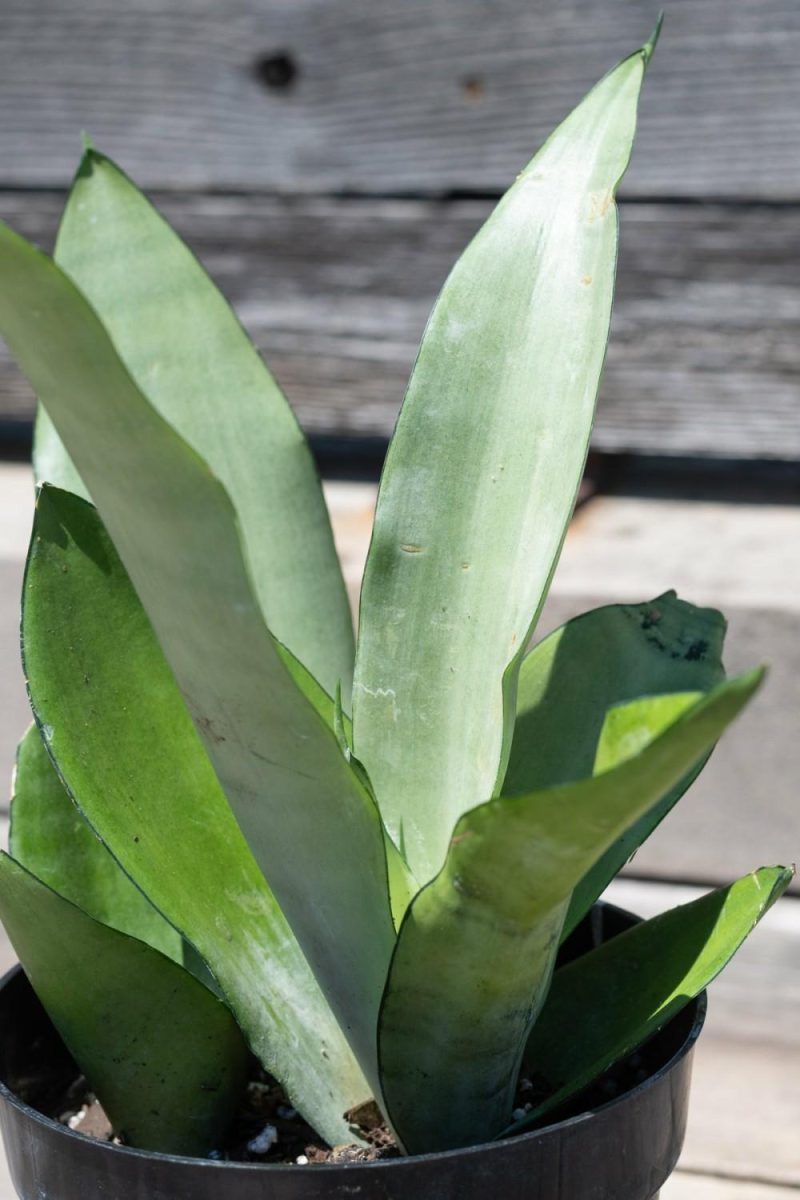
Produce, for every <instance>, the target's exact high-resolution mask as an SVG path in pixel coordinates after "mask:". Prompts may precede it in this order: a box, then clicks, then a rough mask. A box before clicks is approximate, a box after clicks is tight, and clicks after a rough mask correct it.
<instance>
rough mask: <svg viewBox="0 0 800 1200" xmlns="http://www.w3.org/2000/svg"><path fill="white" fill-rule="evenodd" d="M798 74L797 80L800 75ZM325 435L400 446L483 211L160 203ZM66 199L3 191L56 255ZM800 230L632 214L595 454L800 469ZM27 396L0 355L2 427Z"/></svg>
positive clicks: (651, 212) (16, 215)
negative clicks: (418, 362)
mask: <svg viewBox="0 0 800 1200" xmlns="http://www.w3.org/2000/svg"><path fill="white" fill-rule="evenodd" d="M798 74H800V73H798ZM157 199H158V201H159V203H160V205H161V207H162V208H163V211H164V213H165V215H166V216H167V217H168V218H169V219H170V220H171V221H172V222H173V223H174V224H175V226H176V227H177V228H178V230H179V231H180V232H181V233H182V234H183V235H184V236H185V237H186V238H187V240H188V241H189V242H190V244H191V245H192V246H193V247H194V248H195V249H196V251H197V253H198V254H199V255H200V257H201V259H202V260H203V262H204V263H205V264H206V266H207V268H208V269H209V271H210V272H211V274H212V275H213V276H214V278H215V279H216V280H217V281H218V282H219V284H220V285H221V287H222V288H223V290H224V291H225V292H226V294H227V295H228V297H229V298H230V299H231V300H232V301H233V303H234V304H235V305H236V308H237V310H238V312H239V314H240V316H241V318H242V320H243V322H244V324H245V325H246V326H247V328H248V329H249V331H250V332H251V334H252V335H253V337H254V338H255V340H256V342H257V343H258V345H259V347H260V348H261V349H262V351H263V352H264V353H265V354H266V357H267V359H268V361H269V362H270V364H271V366H272V368H273V370H274V371H275V372H276V374H277V375H278V377H279V379H280V380H281V381H282V382H283V384H284V386H285V388H286V390H287V392H288V394H289V396H290V398H291V400H292V402H293V404H294V405H295V407H296V409H297V412H298V414H299V416H300V419H301V421H302V422H303V424H304V425H305V427H306V428H307V429H308V430H310V431H313V432H315V433H326V434H330V433H337V434H355V435H365V434H373V435H381V436H387V435H388V434H389V433H390V432H391V429H392V427H393V425H394V420H395V417H396V415H397V410H398V407H399V404H400V401H401V399H402V395H403V390H404V386H405V382H406V379H407V376H408V373H409V371H410V369H411V366H412V364H413V361H414V355H415V353H416V347H417V343H418V340H419V338H420V336H421V333H422V330H423V328H424V324H425V320H426V317H427V314H428V311H429V308H430V306H431V304H432V302H433V299H434V297H435V295H436V292H437V290H438V288H439V287H440V286H441V284H442V282H443V281H444V279H445V277H446V275H447V271H448V269H449V267H450V265H451V263H452V262H453V260H454V259H455V258H456V256H457V254H458V253H459V251H460V249H461V248H462V247H463V246H464V245H465V244H466V243H467V241H468V240H469V238H470V237H471V236H472V234H473V233H474V231H475V230H476V228H477V227H478V225H479V224H480V222H481V221H482V220H483V218H484V217H485V215H486V214H487V212H488V211H489V207H490V205H489V203H488V202H485V201H461V202H455V203H447V204H445V203H439V202H436V201H419V200H407V201H398V200H371V201H366V200H353V199H351V200H341V199H340V200H335V199H332V200H328V199H297V198H295V199H288V198H286V199H279V198H275V197H269V196H265V195H251V196H210V197H201V196H191V195H189V196H181V197H178V196H172V197H170V196H164V195H160V196H158V197H157ZM62 203H63V199H62V197H61V196H60V195H53V194H47V193H45V194H36V193H24V192H21V193H17V192H8V191H6V192H2V193H0V217H2V218H3V219H4V220H6V221H8V222H9V223H10V224H11V225H12V226H14V227H15V228H17V229H18V230H19V231H20V232H22V233H24V234H26V235H27V236H29V237H32V238H34V239H36V240H38V241H39V242H40V243H41V244H43V245H45V246H48V247H49V246H50V245H51V244H52V240H53V236H54V231H55V228H56V225H57V221H58V214H59V211H60V208H61V205H62ZM798 261H800V220H798V215H797V211H796V210H795V209H794V208H791V207H790V208H771V207H769V206H763V205H749V206H743V207H738V206H735V207H728V206H724V205H714V204H710V205H683V204H680V205H670V204H638V203H637V204H628V205H625V206H624V208H623V214H622V244H621V254H620V273H619V288H618V297H617V304H616V309H615V314H614V322H613V331H612V339H611V347H610V350H609V355H608V362H607V367H606V372H605V376H604V380H603V385H602V393H601V402H600V408H599V415H598V420H597V425H596V429H595V435H594V446H595V448H596V449H598V450H601V451H608V452H614V453H620V452H626V451H632V452H636V451H638V452H643V453H653V454H676V455H716V456H728V457H733V458H749V459H752V458H770V457H774V458H782V459H795V460H796V459H798V458H800V287H798V282H797V263H798ZM31 411H32V397H31V395H30V393H29V391H28V389H27V387H26V385H25V383H24V381H23V380H22V379H21V378H20V376H19V374H18V372H17V371H16V370H15V369H14V368H13V366H12V365H11V363H10V361H9V358H8V355H7V353H6V352H5V350H3V351H2V353H0V418H5V419H8V418H12V419H26V418H27V417H29V416H30V413H31Z"/></svg>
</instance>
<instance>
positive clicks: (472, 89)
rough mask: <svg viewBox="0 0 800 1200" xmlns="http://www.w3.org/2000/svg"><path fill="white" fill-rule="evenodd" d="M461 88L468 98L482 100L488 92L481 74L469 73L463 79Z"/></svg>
mask: <svg viewBox="0 0 800 1200" xmlns="http://www.w3.org/2000/svg"><path fill="white" fill-rule="evenodd" d="M461 90H462V92H463V93H464V95H465V97H466V98H467V100H482V99H483V97H484V95H485V93H486V84H485V83H484V81H483V80H482V79H481V77H480V75H467V76H465V78H464V79H462V80H461Z"/></svg>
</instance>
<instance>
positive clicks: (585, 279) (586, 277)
mask: <svg viewBox="0 0 800 1200" xmlns="http://www.w3.org/2000/svg"><path fill="white" fill-rule="evenodd" d="M591 282H592V277H591V275H583V276H582V277H581V283H583V284H585V286H586V287H588V286H589V284H590V283H591Z"/></svg>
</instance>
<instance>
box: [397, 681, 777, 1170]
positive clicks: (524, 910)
mask: <svg viewBox="0 0 800 1200" xmlns="http://www.w3.org/2000/svg"><path fill="white" fill-rule="evenodd" d="M760 680H761V673H760V672H753V673H751V674H749V675H745V676H741V677H739V678H737V679H733V680H730V681H729V682H727V683H723V684H721V685H720V686H719V687H717V688H715V689H714V690H713V691H712V692H710V693H709V695H708V696H706V697H704V698H703V699H701V700H700V701H698V702H697V703H696V704H694V705H692V706H691V707H690V708H688V709H687V708H686V705H685V697H683V696H681V695H677V696H672V697H668V698H666V700H667V703H666V704H665V705H664V706H662V710H661V714H660V716H661V720H662V722H663V725H662V726H661V727H660V728H658V729H657V731H656V736H654V738H653V740H652V741H651V742H650V743H649V744H648V745H647V746H646V747H644V748H642V749H641V750H640V752H639V753H637V754H636V755H635V756H634V757H632V758H629V759H627V760H625V761H624V762H622V763H621V764H620V765H619V766H617V767H615V768H614V769H613V770H610V771H606V772H605V773H603V774H601V775H595V776H594V777H590V778H586V779H581V780H578V781H576V782H573V783H564V784H559V785H557V786H555V787H552V788H546V789H543V790H541V791H538V792H534V793H532V794H529V795H527V796H501V797H500V798H499V799H495V800H492V801H490V802H489V803H487V804H484V805H482V806H481V807H478V808H475V809H473V810H472V811H471V812H469V813H467V814H465V816H463V817H462V818H461V820H460V821H459V822H458V824H457V825H456V828H455V832H454V835H453V837H452V839H451V843H450V850H449V852H448V855H447V860H446V862H445V866H444V868H443V870H442V871H441V872H440V874H439V875H438V876H437V877H436V879H434V880H433V882H432V883H430V884H429V885H428V886H427V887H426V888H424V889H423V890H422V891H421V892H420V893H419V895H418V896H417V897H416V898H415V899H414V901H413V902H412V904H411V906H410V908H409V910H408V913H407V914H406V918H405V920H404V922H403V925H402V927H401V929H400V934H399V938H398V944H397V949H396V951H395V955H394V958H393V960H392V966H391V972H390V976H389V982H388V984H387V989H386V993H385V996H384V1002H383V1007H382V1010H381V1020H380V1061H381V1071H382V1081H383V1094H384V1099H385V1102H386V1104H387V1108H388V1112H389V1116H390V1118H391V1120H392V1123H393V1126H394V1127H395V1129H396V1130H397V1132H398V1134H399V1136H400V1138H401V1140H402V1142H403V1144H404V1145H405V1146H406V1149H407V1150H409V1151H410V1152H412V1153H418V1152H422V1151H426V1150H442V1149H447V1148H449V1147H456V1146H466V1145H470V1144H472V1143H474V1142H481V1141H486V1140H487V1139H488V1138H490V1137H492V1136H494V1135H495V1134H497V1133H498V1132H499V1131H500V1130H501V1129H503V1128H504V1127H505V1126H506V1125H507V1124H508V1122H509V1119H510V1115H511V1111H512V1107H513V1097H514V1090H515V1087H516V1079H517V1070H518V1067H519V1063H520V1059H521V1056H522V1052H523V1049H524V1047H525V1042H526V1040H527V1038H528V1034H529V1032H530V1029H531V1027H532V1025H533V1022H534V1021H535V1019H536V1017H537V1015H538V1013H539V1011H540V1009H541V1006H542V1004H543V1003H544V1000H545V997H546V995H547V989H548V987H549V983H550V976H551V971H552V969H553V965H554V962H555V956H556V952H557V949H558V943H559V937H560V934H561V927H562V924H563V921H564V917H565V915H566V910H567V906H568V903H569V898H570V895H571V893H572V890H573V888H574V887H575V885H576V884H577V882H578V880H579V879H580V878H581V877H582V876H583V875H584V874H585V873H586V872H587V870H589V869H590V868H591V867H592V865H593V864H594V863H595V862H596V861H597V860H598V859H599V858H600V857H601V855H603V854H604V853H605V852H606V851H607V850H608V848H609V846H611V845H612V844H613V843H614V842H615V841H616V840H617V839H618V838H619V837H620V836H621V835H622V834H623V833H624V832H625V830H626V829H628V828H629V827H630V826H631V825H632V824H634V823H635V822H636V821H638V820H640V819H641V817H642V816H643V815H644V814H645V813H646V812H647V811H648V809H650V808H651V807H652V806H653V805H654V804H657V803H658V801H659V800H660V799H661V797H662V796H663V795H665V793H666V792H668V791H669V789H670V788H672V787H674V786H675V784H676V782H677V781H678V780H679V779H680V778H681V777H682V776H683V775H684V774H685V773H686V771H687V770H689V769H690V768H691V766H692V764H693V763H695V762H697V761H698V760H699V759H700V758H702V756H703V755H704V754H706V753H707V752H708V749H709V747H710V746H711V745H713V743H714V742H715V741H716V739H717V738H718V737H719V735H720V733H721V732H722V730H723V729H724V728H725V727H726V726H727V725H728V724H729V723H730V722H731V721H732V720H733V719H734V717H736V715H737V714H738V713H739V712H740V711H741V709H742V708H743V707H744V705H745V704H746V703H747V701H748V700H749V698H750V697H751V696H752V694H753V693H754V692H755V690H756V688H757V687H758V685H759V683H760ZM670 705H671V706H672V712H671V714H670V713H669V711H668V709H669V706H670ZM665 709H666V710H667V711H665ZM670 716H671V717H672V720H670Z"/></svg>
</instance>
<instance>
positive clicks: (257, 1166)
mask: <svg viewBox="0 0 800 1200" xmlns="http://www.w3.org/2000/svg"><path fill="white" fill-rule="evenodd" d="M605 907H606V908H610V909H616V911H617V912H625V911H626V910H624V909H620V908H619V907H618V906H617V905H612V904H607V903H606V904H605ZM626 915H630V914H627V913H626ZM21 974H24V972H23V970H22V966H21V964H20V963H17V964H16V965H15V966H13V967H11V969H10V970H8V971H6V973H5V974H4V975H3V976H2V978H0V991H2V990H4V989H5V987H6V986H7V985H8V984H10V983H11V982H12V980H14V979H15V978H16V977H17V976H18V975H21ZM692 1007H694V1010H695V1012H694V1017H693V1020H692V1024H691V1027H690V1029H689V1031H688V1033H687V1034H686V1036H685V1037H684V1039H683V1041H682V1042H681V1044H680V1046H679V1047H678V1048H677V1050H676V1051H675V1053H674V1054H672V1055H671V1056H670V1058H669V1059H668V1060H667V1061H666V1062H665V1063H664V1064H663V1065H662V1066H661V1067H659V1068H658V1070H657V1071H654V1072H653V1074H652V1075H648V1076H647V1078H646V1079H643V1080H642V1082H641V1083H637V1084H636V1085H635V1087H632V1088H629V1089H628V1090H627V1091H625V1092H622V1093H621V1094H620V1095H618V1096H614V1097H613V1098H612V1099H610V1100H607V1101H606V1103H605V1104H600V1105H597V1106H596V1107H595V1108H591V1109H587V1110H586V1112H582V1113H578V1114H577V1115H576V1116H574V1117H568V1118H566V1119H565V1120H563V1121H556V1122H554V1123H553V1124H552V1125H542V1126H540V1127H539V1128H537V1129H532V1130H531V1131H530V1133H520V1134H516V1135H514V1136H511V1137H504V1138H497V1139H495V1140H494V1141H491V1142H480V1143H478V1144H477V1145H474V1146H462V1147H461V1148H459V1149H455V1150H436V1151H432V1152H429V1153H426V1154H409V1155H404V1156H402V1157H400V1158H389V1159H378V1160H377V1161H375V1162H360V1163H358V1162H356V1163H309V1164H308V1165H304V1164H300V1163H252V1162H232V1161H226V1160H219V1159H213V1158H197V1157H193V1156H190V1155H183V1154H163V1153H161V1152H160V1151H157V1150H139V1149H137V1148H136V1147H134V1146H119V1145H115V1143H114V1142H103V1141H100V1140H99V1139H98V1138H91V1137H88V1136H87V1135H86V1134H84V1133H80V1132H79V1131H78V1130H76V1129H70V1128H69V1126H67V1125H62V1124H61V1122H60V1121H56V1120H54V1119H53V1118H52V1117H47V1116H45V1115H44V1113H41V1112H39V1110H38V1109H36V1108H33V1107H32V1105H30V1104H26V1103H25V1101H24V1100H21V1099H20V1098H19V1096H17V1095H16V1094H15V1093H14V1092H12V1090H11V1089H10V1087H9V1086H8V1085H7V1084H6V1082H5V1081H4V1080H3V1079H0V1100H5V1101H6V1102H7V1103H9V1104H10V1105H11V1106H12V1107H13V1108H16V1109H17V1110H18V1111H19V1112H20V1113H21V1114H22V1115H23V1116H24V1117H26V1118H27V1119H28V1120H33V1121H34V1122H35V1123H36V1124H38V1125H41V1126H43V1127H44V1128H45V1129H47V1130H49V1131H50V1132H51V1133H54V1134H56V1135H57V1136H60V1137H65V1138H69V1139H75V1138H77V1139H78V1140H79V1141H80V1142H84V1143H89V1144H90V1145H91V1146H93V1147H94V1148H95V1149H96V1150H97V1152H98V1153H103V1154H113V1155H122V1156H123V1157H126V1158H133V1159H147V1160H149V1161H153V1160H157V1161H159V1162H164V1163H170V1164H173V1165H175V1166H182V1165H183V1166H185V1165H187V1164H189V1163H191V1164H193V1165H194V1166H195V1167H197V1166H202V1167H204V1168H208V1169H214V1170H218V1171H231V1170H236V1171H247V1172H248V1173H250V1172H255V1173H258V1172H264V1171H267V1172H269V1173H270V1174H283V1173H284V1172H290V1173H291V1174H292V1175H296V1174H297V1173H298V1172H303V1173H313V1174H314V1175H315V1176H319V1175H320V1174H321V1173H325V1174H330V1173H331V1172H342V1171H389V1170H393V1169H394V1170H400V1169H402V1168H403V1167H404V1166H408V1165H410V1164H417V1163H423V1164H424V1163H426V1162H439V1161H443V1160H444V1161H446V1160H448V1159H453V1158H455V1157H465V1156H466V1157H469V1156H474V1155H477V1154H485V1153H487V1152H491V1151H494V1152H498V1151H501V1150H502V1149H503V1148H504V1147H507V1146H508V1145H509V1144H510V1143H511V1144H521V1145H524V1144H525V1143H526V1142H528V1141H533V1140H535V1139H538V1138H543V1137H545V1136H552V1135H553V1134H555V1132H556V1131H559V1130H569V1129H572V1128H574V1127H575V1126H576V1125H578V1124H580V1123H583V1122H585V1121H588V1120H592V1119H593V1118H594V1117H595V1116H597V1115H598V1114H600V1113H604V1112H606V1111H607V1110H609V1109H611V1108H614V1107H615V1106H616V1105H619V1104H623V1103H625V1102H628V1101H629V1100H631V1099H632V1098H634V1097H636V1096H639V1095H641V1094H642V1093H643V1092H645V1091H647V1090H648V1089H649V1088H651V1087H653V1086H654V1085H655V1084H656V1083H657V1082H658V1081H659V1080H660V1079H661V1078H662V1077H663V1076H664V1075H666V1074H667V1073H668V1072H669V1071H671V1070H672V1069H673V1068H674V1067H675V1066H676V1065H677V1064H678V1063H679V1062H680V1061H681V1060H682V1059H683V1058H685V1057H686V1055H687V1054H689V1052H690V1051H691V1050H693V1049H694V1046H695V1043H696V1042H697V1039H698V1037H699V1036H700V1033H701V1031H702V1029H703V1025H704V1023H705V1019H706V1013H707V1010H708V997H707V993H706V991H705V990H704V991H702V992H700V993H699V995H697V996H695V997H694V999H692V1000H690V1001H689V1002H688V1004H687V1005H686V1006H685V1008H684V1009H682V1010H681V1012H685V1011H686V1010H687V1009H689V1010H691V1008H692ZM681 1012H678V1013H676V1014H675V1016H674V1017H671V1018H670V1021H668V1022H667V1024H669V1023H670V1022H671V1021H672V1020H675V1019H676V1018H677V1017H679V1016H680V1015H681ZM662 1028H664V1026H662Z"/></svg>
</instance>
